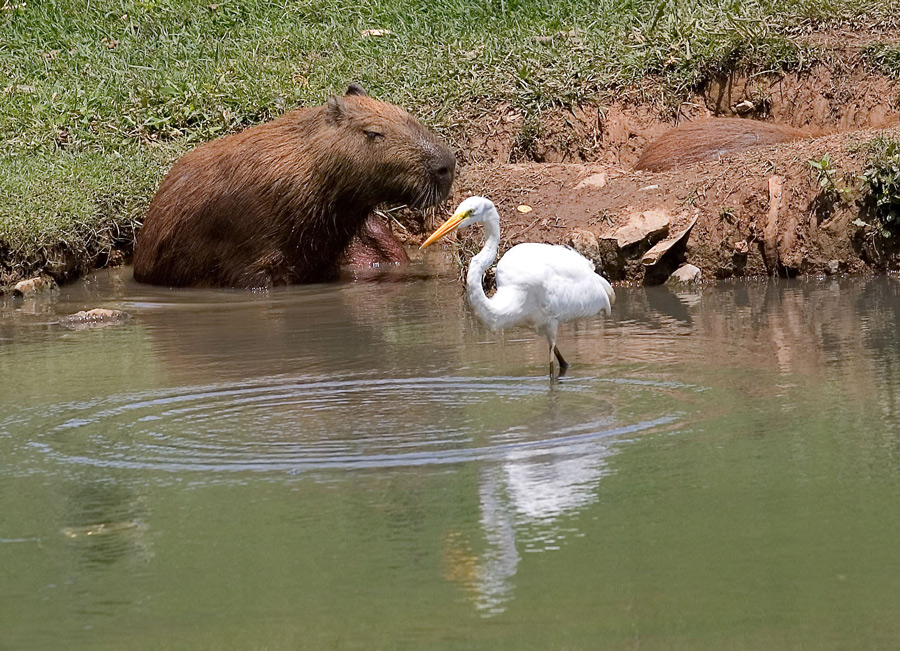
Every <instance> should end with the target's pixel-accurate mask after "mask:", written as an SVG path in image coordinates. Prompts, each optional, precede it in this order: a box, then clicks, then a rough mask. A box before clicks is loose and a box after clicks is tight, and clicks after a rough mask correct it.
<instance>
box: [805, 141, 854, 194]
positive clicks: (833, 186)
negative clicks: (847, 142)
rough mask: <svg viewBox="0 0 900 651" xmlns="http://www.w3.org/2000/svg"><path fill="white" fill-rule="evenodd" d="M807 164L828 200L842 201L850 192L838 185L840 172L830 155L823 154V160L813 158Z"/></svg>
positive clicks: (845, 187)
mask: <svg viewBox="0 0 900 651" xmlns="http://www.w3.org/2000/svg"><path fill="white" fill-rule="evenodd" d="M807 162H808V164H809V167H810V169H811V170H812V171H813V173H814V174H815V175H816V180H817V184H818V186H819V189H820V190H821V191H822V193H823V194H824V195H825V196H826V197H827V198H828V199H830V200H832V201H835V202H836V201H840V200H841V199H843V198H844V197H845V196H846V195H847V194H848V193H849V192H850V188H848V187H847V186H841V185H838V181H837V176H838V172H837V170H836V169H835V168H834V166H833V165H832V164H831V157H830V156H829V155H828V153H825V154H822V157H821V158H818V159H815V158H813V159H810V160H809V161H807Z"/></svg>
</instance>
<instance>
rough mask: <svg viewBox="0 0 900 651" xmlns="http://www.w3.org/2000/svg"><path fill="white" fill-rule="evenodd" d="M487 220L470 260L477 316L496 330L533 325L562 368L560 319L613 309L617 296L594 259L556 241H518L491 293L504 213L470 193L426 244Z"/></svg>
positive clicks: (469, 286)
mask: <svg viewBox="0 0 900 651" xmlns="http://www.w3.org/2000/svg"><path fill="white" fill-rule="evenodd" d="M476 223H482V224H484V229H485V243H484V247H482V249H481V251H479V252H478V254H477V255H475V257H473V258H472V262H471V263H469V271H468V273H467V274H466V295H467V296H468V299H469V303H470V304H471V306H472V309H473V310H474V311H475V315H476V316H477V317H478V318H479V320H481V322H482V323H484V324H485V325H486V326H487V327H488V328H490V329H491V330H500V329H503V328H509V327H512V326H530V327H532V328H534V330H535V332H537V333H538V334H539V335H542V336H544V337H546V338H547V343H548V344H549V345H550V352H551V353H553V354H555V355H556V358H557V360H559V365H560V372H564V371H565V369H566V368H567V367H568V364H567V363H566V361H565V360H564V359H563V357H562V355H561V354H560V353H559V349H558V348H557V347H556V333H557V329H558V328H559V324H560V323H563V322H565V321H571V320H572V319H579V318H584V317H590V316H594V315H596V314H599V313H600V312H605V313H606V314H609V313H610V305H611V304H612V303H614V302H615V300H616V295H615V292H614V291H613V288H612V286H611V285H610V284H609V283H608V282H607V280H606V279H605V278H603V276H600V275H599V274H597V273H596V272H595V271H594V263H593V262H591V261H590V260H588V259H587V258H585V257H583V256H581V255H579V254H578V253H576V252H575V251H573V250H572V249H569V248H566V247H564V246H557V245H553V244H533V243H527V244H518V245H516V246H514V247H512V248H511V249H510V250H509V251H507V252H506V254H505V255H504V256H503V257H502V258H501V259H500V262H498V263H497V271H496V274H495V277H496V280H497V291H496V293H495V294H494V295H493V296H491V297H490V298H488V296H487V295H486V294H485V293H484V287H483V286H482V284H481V280H482V278H483V276H484V272H485V271H486V270H487V268H488V267H490V266H491V264H492V263H493V262H494V260H495V259H496V258H497V248H498V246H499V245H500V215H499V214H498V212H497V209H496V207H495V206H494V204H493V202H491V201H490V200H489V199H485V198H484V197H469V198H468V199H466V200H465V201H463V202H462V203H461V204H459V207H458V208H457V209H456V212H454V213H453V216H452V217H451V218H450V219H448V220H447V221H446V222H444V224H442V225H441V227H440V228H438V229H437V230H436V231H435V232H434V233H433V234H432V235H431V237H429V238H428V239H427V240H426V241H425V242H424V243H423V244H422V247H423V248H424V247H426V246H428V245H430V244H432V243H433V242H435V241H437V240H438V239H440V238H441V237H443V236H444V235H446V234H447V233H450V232H451V231H454V230H456V229H457V228H465V227H466V226H469V225H471V224H476Z"/></svg>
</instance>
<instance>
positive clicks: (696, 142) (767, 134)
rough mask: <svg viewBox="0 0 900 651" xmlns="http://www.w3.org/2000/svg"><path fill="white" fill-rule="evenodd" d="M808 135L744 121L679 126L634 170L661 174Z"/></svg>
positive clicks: (714, 120) (713, 120) (651, 148)
mask: <svg viewBox="0 0 900 651" xmlns="http://www.w3.org/2000/svg"><path fill="white" fill-rule="evenodd" d="M810 135H812V134H810V133H807V132H806V131H803V130H801V129H795V128H794V127H789V126H787V125H785V124H774V123H772V122H760V121H759V120H748V119H743V118H710V119H708V120H697V121H695V122H682V123H681V124H680V125H678V126H677V127H675V128H674V129H672V130H671V131H669V132H668V133H666V134H664V135H662V136H660V137H659V138H657V139H656V140H654V141H653V142H651V143H650V144H649V145H647V147H646V148H645V149H644V151H643V153H642V154H641V157H640V159H638V162H637V164H636V165H635V167H636V168H637V169H639V170H647V171H650V172H661V171H663V170H668V169H674V168H676V167H681V166H684V165H690V164H691V163H698V162H700V161H710V160H717V159H719V158H722V157H723V156H730V155H732V154H737V153H739V152H742V151H746V150H747V149H753V148H754V147H765V146H767V145H774V144H777V143H779V142H787V141H789V140H797V139H799V138H806V137H809V136H810Z"/></svg>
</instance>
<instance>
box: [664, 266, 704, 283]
mask: <svg viewBox="0 0 900 651" xmlns="http://www.w3.org/2000/svg"><path fill="white" fill-rule="evenodd" d="M702 279H703V272H702V271H700V267H696V266H694V265H692V264H683V265H681V266H680V267H678V269H676V270H675V271H674V272H673V273H672V275H671V276H669V279H668V280H667V281H666V285H669V286H670V287H678V286H684V285H697V284H699V283H700V281H701V280H702Z"/></svg>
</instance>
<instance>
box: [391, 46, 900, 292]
mask: <svg viewBox="0 0 900 651" xmlns="http://www.w3.org/2000/svg"><path fill="white" fill-rule="evenodd" d="M804 38H806V39H808V40H810V41H811V42H814V43H816V44H817V45H821V46H824V47H828V48H831V49H830V50H828V52H827V53H826V56H825V60H824V62H822V63H817V64H815V65H813V66H811V67H810V68H809V69H807V70H804V71H801V72H791V73H787V74H774V73H767V72H765V71H763V72H759V73H753V72H746V73H741V74H738V73H735V74H732V75H728V76H724V77H722V78H720V79H714V80H712V81H710V82H709V83H707V84H706V85H705V87H704V88H702V89H701V90H700V91H699V92H698V93H697V95H696V96H695V97H693V98H692V99H691V100H690V101H686V102H684V103H682V104H681V105H680V106H678V107H675V108H674V109H673V108H671V107H668V106H666V105H665V104H664V103H663V102H662V101H661V100H660V99H659V98H660V97H661V94H660V93H657V92H654V91H653V88H652V86H653V82H652V80H651V81H647V82H645V87H643V88H638V89H632V90H630V91H628V92H626V93H621V94H618V95H617V96H616V97H615V98H612V99H611V100H610V101H609V102H608V103H607V104H605V105H603V106H587V107H579V108H576V109H574V110H564V109H556V110H553V111H548V112H546V113H544V114H543V115H541V116H540V120H539V121H535V120H534V118H533V117H532V118H531V119H530V120H526V119H525V118H524V117H523V116H522V115H521V114H520V113H518V112H516V111H515V110H513V109H511V108H510V107H508V106H499V107H497V106H495V107H491V108H490V110H486V111H483V112H482V113H480V114H479V115H478V116H477V117H472V118H470V119H468V120H460V121H459V122H458V123H459V124H460V126H459V128H458V131H457V133H456V135H455V136H454V137H453V139H454V141H455V142H454V144H455V145H456V146H457V147H458V148H459V150H460V158H461V159H462V162H463V164H462V167H461V170H460V174H459V178H458V181H457V183H456V185H455V188H454V192H453V194H452V196H451V199H450V201H451V204H452V205H455V203H456V202H458V201H460V200H461V199H463V198H465V197H466V196H469V195H471V194H483V195H485V196H487V197H489V198H491V199H492V200H493V201H494V202H495V203H496V204H497V206H498V209H499V210H500V213H501V217H502V219H503V232H504V238H505V241H504V245H505V246H510V245H513V244H516V243H518V242H522V241H545V242H553V243H565V242H572V241H573V240H578V237H579V235H578V233H577V231H581V232H584V231H588V232H589V234H590V235H589V237H593V236H597V237H599V238H600V244H601V246H600V249H601V252H600V253H599V254H598V256H597V257H598V258H600V259H599V260H598V261H599V262H601V263H602V264H603V265H604V267H605V268H606V272H607V274H608V275H610V276H612V277H613V278H614V279H619V280H622V279H626V280H630V281H642V280H643V281H644V282H651V283H652V282H661V281H662V280H664V279H665V275H666V274H667V273H668V272H669V271H671V269H673V268H674V267H675V266H676V265H677V264H679V263H681V262H683V261H688V262H692V263H693V264H696V265H697V266H699V267H700V268H701V269H702V270H703V271H704V275H705V277H706V278H710V277H719V278H723V277H731V276H763V275H771V274H775V273H777V274H782V275H793V274H797V273H836V272H838V271H841V272H851V273H855V272H863V271H867V270H875V271H883V270H891V269H898V268H900V254H898V252H897V251H896V249H895V250H893V252H892V251H891V250H890V248H889V246H888V245H889V244H890V242H889V241H886V240H882V239H879V238H878V236H877V235H876V234H874V233H873V232H872V230H871V229H866V228H864V227H862V226H859V225H858V223H857V224H854V221H855V220H857V218H858V217H861V216H862V217H866V210H867V208H866V203H865V202H864V201H862V197H861V196H860V193H859V188H860V182H859V179H858V178H857V176H856V175H858V174H859V173H860V172H861V171H862V169H863V167H864V164H865V153H864V152H862V151H860V145H862V144H863V143H865V142H867V141H868V140H870V139H871V138H873V137H874V136H876V135H879V134H882V135H887V136H890V137H893V138H900V82H898V81H896V80H892V79H889V78H887V77H885V76H882V75H880V74H878V73H877V72H875V71H874V70H873V69H872V68H871V67H870V66H869V65H867V63H866V61H865V59H864V57H863V56H862V54H861V48H862V47H864V46H865V45H867V44H868V43H870V42H872V41H875V40H886V39H885V38H884V37H883V35H881V36H878V35H875V36H873V35H872V34H870V33H867V34H865V35H860V34H856V36H855V37H854V38H849V37H848V36H847V35H846V34H844V33H836V32H829V33H822V34H811V35H806V36H805V37H804ZM648 98H649V99H648ZM710 117H745V118H756V119H760V120H766V121H769V122H773V123H778V124H783V125H787V126H790V127H794V128H796V129H801V130H803V132H804V133H805V134H808V135H807V136H806V137H803V138H801V139H799V140H795V141H793V142H787V143H781V144H777V145H775V146H771V147H756V148H752V149H749V150H748V151H744V152H741V153H736V154H735V155H733V156H727V157H723V158H720V159H718V160H713V161H707V162H701V163H695V164H692V165H685V164H681V163H682V161H675V162H674V163H673V166H672V167H673V168H674V169H670V170H669V171H664V172H657V173H651V172H643V171H636V170H635V169H634V168H635V163H636V162H637V160H638V158H639V157H640V155H641V152H642V151H643V150H644V148H645V147H646V146H647V145H648V143H650V142H651V141H653V140H654V139H656V138H658V137H660V136H662V135H663V134H666V133H668V132H670V131H671V130H672V129H674V128H675V127H676V126H677V125H678V123H680V122H684V121H686V120H688V121H697V120H701V119H705V118H710ZM748 128H752V123H748ZM826 153H827V154H828V155H829V156H830V159H831V163H832V166H833V167H834V168H835V170H836V171H837V176H836V178H837V180H838V186H839V187H840V188H841V189H844V188H846V189H847V190H848V191H847V192H843V193H831V194H829V193H827V192H823V191H822V189H821V188H820V187H819V185H818V179H817V177H816V175H815V174H814V173H813V170H812V169H811V168H810V166H809V162H808V161H809V160H810V159H821V157H822V156H823V154H826ZM518 206H528V207H530V208H531V210H530V211H528V212H520V211H519V210H517V207H518ZM522 210H526V209H525V208H523V209H522ZM652 210H661V211H664V212H665V213H666V214H667V215H669V216H670V224H669V231H668V232H669V234H670V235H674V234H676V233H678V232H679V231H680V230H682V229H683V227H685V226H686V225H687V224H688V223H689V222H690V221H692V220H693V219H694V218H695V217H696V223H695V225H694V226H693V228H692V230H691V231H690V234H689V237H686V238H683V239H682V240H681V241H680V242H679V243H678V244H677V245H676V246H673V247H672V249H671V250H670V251H669V252H668V253H666V254H665V255H664V256H663V259H661V260H660V263H659V264H657V265H650V266H645V265H643V264H641V261H640V260H641V257H642V256H643V255H644V254H645V253H646V250H647V249H648V248H649V247H650V246H651V245H652V244H653V242H654V240H653V239H652V238H651V239H649V240H647V241H645V242H642V243H640V244H637V245H634V246H631V247H630V248H628V249H626V250H624V251H620V252H619V253H618V258H619V259H618V260H616V259H610V258H609V255H608V252H607V253H603V249H604V247H603V246H602V245H603V242H604V238H609V237H611V235H612V233H613V232H614V231H615V230H616V229H617V228H618V227H620V226H622V225H623V224H625V223H627V222H628V221H629V220H633V219H634V218H635V215H639V214H640V213H642V212H647V211H652ZM420 226H421V228H420V229H417V228H415V227H413V228H412V230H413V232H412V233H410V232H405V233H403V234H402V235H403V237H404V239H405V240H406V241H408V242H415V241H420V240H419V238H421V236H422V235H424V233H425V230H427V229H426V228H425V227H424V225H421V224H420ZM427 226H428V228H429V229H430V228H431V227H433V226H434V224H433V223H429V224H428V225H427ZM467 237H468V238H472V239H470V240H469V242H468V245H469V247H470V248H474V247H476V246H477V237H476V238H473V236H467ZM656 239H658V238H656ZM614 257H615V256H614Z"/></svg>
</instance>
